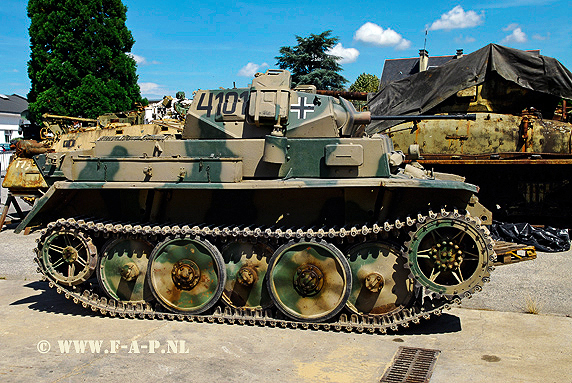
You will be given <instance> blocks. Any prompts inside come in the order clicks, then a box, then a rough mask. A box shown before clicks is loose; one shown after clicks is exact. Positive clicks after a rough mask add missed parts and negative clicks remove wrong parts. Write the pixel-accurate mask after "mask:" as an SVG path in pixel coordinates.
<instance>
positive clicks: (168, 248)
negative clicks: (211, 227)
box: [147, 238, 226, 314]
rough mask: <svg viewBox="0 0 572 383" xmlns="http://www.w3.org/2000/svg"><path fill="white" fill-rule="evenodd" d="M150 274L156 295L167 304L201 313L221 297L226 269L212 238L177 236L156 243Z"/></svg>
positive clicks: (192, 312) (179, 309)
mask: <svg viewBox="0 0 572 383" xmlns="http://www.w3.org/2000/svg"><path fill="white" fill-rule="evenodd" d="M147 274H148V275H149V283H150V286H151V291H152V293H153V295H154V296H155V298H156V299H157V300H158V301H159V302H161V304H162V305H163V306H165V308H167V309H168V310H170V311H175V312H185V313H189V314H199V313H201V312H203V311H206V310H208V309H209V308H211V307H212V306H213V305H214V304H215V303H216V302H217V301H218V299H219V298H220V296H221V294H222V291H223V287H224V281H225V274H226V273H225V268H224V261H223V259H222V256H221V254H220V252H219V251H218V250H217V248H216V247H214V246H213V245H211V244H210V242H208V241H206V240H203V239H199V238H195V239H191V238H178V239H169V240H166V241H163V242H162V243H160V244H159V245H157V247H155V250H153V253H152V254H151V260H150V262H149V267H148V271H147Z"/></svg>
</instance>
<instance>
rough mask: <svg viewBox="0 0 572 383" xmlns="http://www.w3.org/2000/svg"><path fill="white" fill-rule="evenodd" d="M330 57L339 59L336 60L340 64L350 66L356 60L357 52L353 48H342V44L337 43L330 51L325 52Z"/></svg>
mask: <svg viewBox="0 0 572 383" xmlns="http://www.w3.org/2000/svg"><path fill="white" fill-rule="evenodd" d="M326 53H327V54H329V55H332V56H338V57H341V58H340V59H339V60H338V63H340V64H350V63H353V62H355V61H356V60H357V58H358V56H359V51H358V50H357V49H355V48H344V47H343V45H342V43H337V44H336V45H335V46H334V47H333V48H332V49H330V50H328V51H327V52H326Z"/></svg>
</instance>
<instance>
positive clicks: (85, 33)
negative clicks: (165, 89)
mask: <svg viewBox="0 0 572 383" xmlns="http://www.w3.org/2000/svg"><path fill="white" fill-rule="evenodd" d="M126 12H127V8H126V7H125V6H124V5H123V4H122V2H121V0H82V1H77V0H29V1H28V17H29V18H30V20H31V24H30V29H29V34H30V48H31V51H32V52H31V59H30V61H28V76H29V77H30V80H31V84H32V87H31V90H30V93H28V101H29V109H30V112H31V118H32V119H33V120H34V121H39V119H40V116H41V114H42V113H46V112H50V113H53V114H59V115H66V116H78V117H79V116H82V117H87V118H96V117H97V116H99V115H101V114H103V113H111V112H120V111H125V110H129V109H132V108H133V107H134V105H135V103H136V102H141V101H142V100H141V94H140V90H139V86H138V85H137V74H136V69H137V65H136V63H135V60H134V59H133V57H132V56H130V55H128V53H129V52H130V51H131V47H132V46H133V44H134V42H135V41H134V40H133V36H132V35H131V32H130V31H129V29H127V27H126V25H125V20H126V19H127V16H126Z"/></svg>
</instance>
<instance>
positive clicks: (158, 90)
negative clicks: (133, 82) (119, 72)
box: [139, 82, 172, 97]
mask: <svg viewBox="0 0 572 383" xmlns="http://www.w3.org/2000/svg"><path fill="white" fill-rule="evenodd" d="M139 89H141V94H142V95H143V96H161V97H163V96H166V95H169V94H171V93H172V92H171V91H170V90H168V89H167V88H165V87H164V86H163V85H159V84H155V83H154V82H140V83H139Z"/></svg>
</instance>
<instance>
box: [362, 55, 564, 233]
mask: <svg viewBox="0 0 572 383" xmlns="http://www.w3.org/2000/svg"><path fill="white" fill-rule="evenodd" d="M567 100H568V105H569V103H570V101H569V100H572V73H570V71H569V70H568V69H566V68H565V67H564V66H563V65H562V64H561V63H560V62H558V61H557V60H556V59H554V58H551V57H546V56H542V55H540V54H539V53H538V52H534V51H532V52H530V51H522V50H518V49H512V48H507V47H503V46H499V45H495V44H490V45H487V46H485V47H483V48H481V49H479V50H478V51H476V52H473V53H471V54H469V55H466V56H463V57H460V58H458V59H455V60H452V61H450V62H448V63H446V64H444V65H442V66H440V67H436V68H432V69H429V70H427V71H425V72H420V73H417V74H414V75H412V76H409V77H407V78H405V79H403V80H399V81H394V82H391V83H389V84H387V85H386V86H385V87H384V88H383V89H381V91H380V92H378V93H377V94H375V95H374V96H373V97H372V98H371V99H370V100H369V106H370V110H371V111H372V113H375V114H379V115H393V116H396V119H395V120H385V121H379V122H375V123H372V124H370V125H369V126H368V127H367V131H368V133H369V134H374V133H381V132H383V133H385V134H387V135H389V136H390V137H391V139H392V141H393V143H394V146H395V148H396V149H401V150H406V149H407V148H408V147H409V146H410V145H412V144H417V145H419V147H420V153H419V154H418V155H419V156H421V158H419V159H418V162H419V163H421V164H423V166H425V167H426V168H428V169H431V168H433V169H435V170H438V171H442V172H452V173H454V174H459V175H463V176H466V179H467V181H468V182H471V183H474V184H477V185H479V186H480V187H481V190H482V191H481V193H479V200H480V201H481V203H483V204H484V205H485V206H487V207H489V208H490V209H492V210H493V212H494V216H495V219H496V220H499V221H504V222H528V223H531V224H543V225H551V226H555V227H568V228H570V227H572V220H571V219H570V217H572V202H571V200H570V198H569V195H570V194H571V193H572V184H571V183H570V178H569V174H570V172H571V171H572V124H571V123H570V122H571V120H570V114H569V113H567V110H566V104H567ZM457 113H471V114H475V116H476V118H475V120H468V121H461V120H445V119H432V120H429V119H423V118H421V119H417V121H414V122H411V121H410V120H409V121H403V120H401V121H400V120H399V118H398V117H399V116H407V115H411V114H414V115H416V114H424V115H434V116H450V115H455V114H457Z"/></svg>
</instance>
